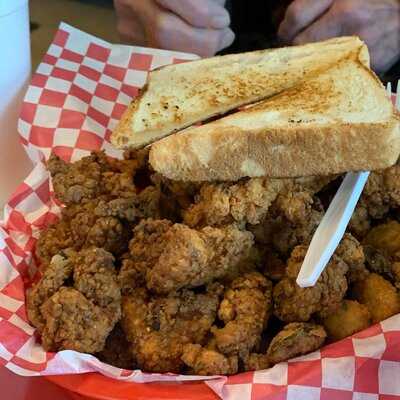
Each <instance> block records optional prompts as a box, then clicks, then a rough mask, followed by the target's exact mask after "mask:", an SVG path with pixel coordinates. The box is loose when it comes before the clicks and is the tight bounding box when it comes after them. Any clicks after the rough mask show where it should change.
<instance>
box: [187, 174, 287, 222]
mask: <svg viewBox="0 0 400 400" xmlns="http://www.w3.org/2000/svg"><path fill="white" fill-rule="evenodd" d="M284 184H285V180H278V179H269V178H253V179H248V180H243V181H240V182H238V183H235V184H230V183H220V184H213V183H206V184H204V185H203V186H202V187H201V189H200V192H199V195H198V197H197V199H196V203H195V204H194V205H192V206H191V207H190V208H189V209H188V210H187V211H186V212H185V214H184V222H185V223H186V224H187V225H189V226H191V227H194V226H208V225H217V226H219V225H225V224H230V223H232V222H238V223H243V222H244V223H246V222H249V223H252V224H257V223H259V222H260V221H261V219H262V217H263V216H264V215H265V214H266V213H267V211H268V209H269V207H270V205H271V203H272V202H273V201H274V200H275V198H276V196H277V195H278V193H279V191H280V190H282V188H283V187H284Z"/></svg>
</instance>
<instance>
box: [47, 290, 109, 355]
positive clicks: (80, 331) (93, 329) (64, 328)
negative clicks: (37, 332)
mask: <svg viewBox="0 0 400 400" xmlns="http://www.w3.org/2000/svg"><path fill="white" fill-rule="evenodd" d="M41 313H42V315H43V319H44V321H45V325H44V329H43V331H42V345H43V348H44V349H45V350H46V351H58V350H76V351H80V352H82V353H95V352H98V351H101V350H102V349H103V348H104V344H105V341H106V338H107V336H108V334H109V333H110V332H111V330H112V329H113V327H114V325H115V322H116V316H115V315H113V314H111V313H107V312H105V311H104V309H103V308H101V307H98V306H96V305H94V304H93V303H92V302H91V301H89V300H88V299H87V298H86V297H85V296H84V295H83V294H82V293H80V292H79V291H77V290H76V289H73V288H69V287H61V288H60V289H59V290H58V291H57V292H56V293H55V294H54V295H53V296H52V297H50V298H49V299H48V300H47V301H46V302H45V303H44V304H43V305H42V306H41Z"/></svg>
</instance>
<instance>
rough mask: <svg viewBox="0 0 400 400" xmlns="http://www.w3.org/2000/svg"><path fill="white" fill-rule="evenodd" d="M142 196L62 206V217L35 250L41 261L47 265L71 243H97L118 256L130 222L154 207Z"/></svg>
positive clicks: (128, 234)
mask: <svg viewBox="0 0 400 400" xmlns="http://www.w3.org/2000/svg"><path fill="white" fill-rule="evenodd" d="M144 192H145V191H143V193H144ZM149 192H150V188H149V190H148V191H147V194H148V193H149ZM141 196H142V193H141V194H140V195H138V196H136V197H135V198H133V199H132V198H130V199H114V200H110V201H106V200H104V199H99V200H90V201H87V202H85V203H83V204H73V205H70V206H67V207H66V208H64V209H62V213H61V220H60V221H58V222H57V223H55V224H53V225H51V226H49V227H48V228H47V229H46V230H45V231H44V232H42V234H41V235H40V237H39V239H38V242H37V244H36V249H35V254H36V256H37V257H38V260H39V262H40V263H41V264H45V265H46V264H48V263H49V262H50V260H51V257H53V256H54V255H55V254H57V253H59V252H60V251H61V250H63V249H66V248H69V247H72V248H74V249H75V250H80V249H82V248H85V247H90V246H96V247H102V248H104V249H105V250H107V251H110V252H112V253H114V254H115V255H117V256H119V255H121V254H123V253H124V252H125V251H126V249H127V247H128V242H129V239H130V237H131V228H130V224H131V223H132V222H133V221H136V220H137V219H138V218H139V217H142V216H143V215H142V213H143V211H142V210H144V211H146V208H149V210H148V211H150V208H154V207H153V205H152V206H150V205H148V206H147V205H145V204H143V205H142V203H145V198H142V197H141ZM146 215H147V214H146Z"/></svg>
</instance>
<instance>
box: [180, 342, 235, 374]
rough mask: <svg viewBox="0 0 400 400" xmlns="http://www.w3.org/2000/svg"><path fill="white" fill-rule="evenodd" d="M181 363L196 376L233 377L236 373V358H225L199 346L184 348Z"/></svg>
mask: <svg viewBox="0 0 400 400" xmlns="http://www.w3.org/2000/svg"><path fill="white" fill-rule="evenodd" d="M182 361H183V362H184V363H185V364H186V365H187V366H189V367H190V373H192V374H196V375H233V374H236V373H237V371H238V358H237V356H225V355H223V354H221V353H219V352H218V351H215V350H211V349H207V348H204V347H202V346H201V345H199V344H187V345H186V346H184V348H183V353H182Z"/></svg>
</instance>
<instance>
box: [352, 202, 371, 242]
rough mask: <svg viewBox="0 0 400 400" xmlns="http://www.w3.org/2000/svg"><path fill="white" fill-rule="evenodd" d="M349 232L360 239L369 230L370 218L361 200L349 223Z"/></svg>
mask: <svg viewBox="0 0 400 400" xmlns="http://www.w3.org/2000/svg"><path fill="white" fill-rule="evenodd" d="M348 229H349V231H350V232H351V233H352V234H354V235H355V236H356V237H357V238H358V239H360V240H361V239H362V238H363V237H364V236H365V235H366V234H367V233H368V232H369V230H370V229H371V218H370V216H369V214H368V210H367V207H366V206H365V203H364V201H363V200H360V201H359V203H358V205H357V207H356V209H355V210H354V213H353V215H352V216H351V219H350V222H349V228H348Z"/></svg>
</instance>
